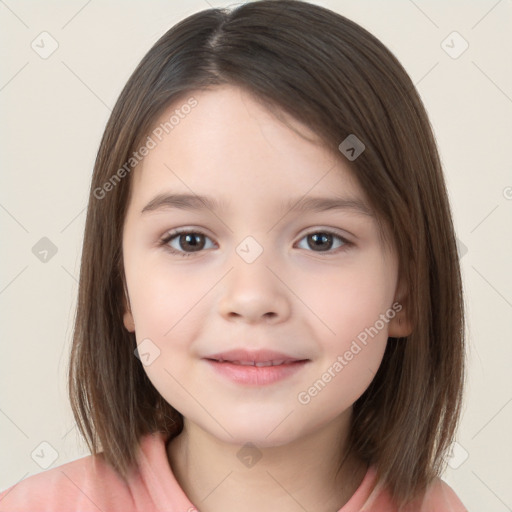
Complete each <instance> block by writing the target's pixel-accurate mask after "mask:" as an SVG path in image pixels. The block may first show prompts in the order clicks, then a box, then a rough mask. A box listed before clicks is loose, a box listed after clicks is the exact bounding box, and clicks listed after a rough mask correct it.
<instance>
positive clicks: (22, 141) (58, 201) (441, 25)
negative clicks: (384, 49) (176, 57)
mask: <svg viewBox="0 0 512 512" xmlns="http://www.w3.org/2000/svg"><path fill="white" fill-rule="evenodd" d="M313 3H317V4H319V5H323V6H325V7H329V8H331V9H333V10H335V11H337V12H339V13H341V14H343V15H345V16H347V17H349V18H350V19H352V20H354V21H356V22H358V23H359V24H361V25H362V26H364V27H365V28H367V29H368V30H369V31H370V32H372V33H373V34H375V35H376V36H377V37H379V38H380V39H381V40H382V41H383V43H384V44H386V45H387V46H388V47H389V49H390V50H391V51H392V52H393V53H394V54H395V55H396V56H397V57H398V59H399V60H400V61H401V62H402V64H403V65H404V67H405V68H406V69H407V71H408V72H409V74H410V76H411V78H412V79H413V81H414V83H415V84H416V85H417V87H418V90H419V92H420V94H421V96H422V98H423V100H424V102H425V104H426V107H427V110H428V112H429V114H430V117H431V122H432V125H433V128H434V131H435V133H436V137H437V140H438V143H439V148H440V152H441V156H442V159H443V163H444V167H445V173H446V178H447V183H448V187H449V193H450V198H451V202H452V207H453V210H454V220H455V225H456V230H457V234H458V238H459V239H460V242H461V246H460V249H461V264H462V270H463V274H464V285H465V290H466V294H467V295H466V303H467V317H468V345H469V347H468V349H469V350H468V362H469V368H468V391H467V396H466V406H465V410H464V416H463V419H462V425H461V428H460V431H459V434H458V443H459V445H458V446H457V447H456V449H455V451H454V456H453V458H452V459H451V461H450V463H451V466H452V467H449V468H448V470H447V471H446V473H445V476H444V478H445V480H446V481H447V482H449V483H450V484H451V485H452V487H453V488H454V489H455V490H456V492H457V493H458V495H459V496H460V497H461V499H462V500H463V502H464V503H465V504H466V506H467V507H468V508H469V510H475V511H476V510H478V511H480V510H489V511H491V510H492V511H496V512H505V511H507V510H508V511H510V510H512V486H511V485H510V482H511V481H512V470H511V464H510V461H511V458H512V445H511V443H510V437H509V436H508V435H506V432H509V433H510V432H511V431H512V429H511V424H512V386H511V381H512V378H511V371H510V370H511V363H512V357H511V355H512V343H511V335H510V333H511V327H512V325H511V324H512V322H511V320H512V274H511V272H510V262H511V261H512V236H511V234H512V233H511V231H512V230H511V225H512V223H511V221H512V163H511V158H510V148H511V140H512V69H511V63H512V36H511V32H512V31H511V28H512V1H511V0H500V1H496V0H485V1H484V0H481V1H471V2H470V1H465V2H463V1H462V0H461V1H454V0H450V1H445V2H436V1H433V0H428V1H427V0H422V1H421V0H416V1H414V2H413V1H412V0H401V1H398V0H396V1H388V2H384V1H381V2H376V1H369V0H362V1H361V0H360V1H348V0H347V1H343V0H331V1H315V2H313ZM229 4H232V2H223V1H220V0H219V1H215V0H209V1H208V2H207V1H205V0H197V1H170V0H166V1H155V0H154V1H151V2H142V1H140V0H139V1H131V2H127V1H126V2H121V1H100V0H93V1H90V0H89V1H86V0H72V1H66V2H64V1H61V2H50V1H45V2H32V1H19V0H18V1H15V0H6V1H0V23H1V27H2V29H1V32H0V52H1V61H0V62H1V63H2V64H1V75H0V110H1V114H0V115H1V119H2V123H1V136H0V144H1V153H0V158H1V169H2V173H1V181H2V183H1V189H0V223H1V233H2V266H1V270H0V307H1V314H2V317H1V318H2V320H1V323H0V328H1V338H2V352H1V359H0V361H1V363H0V364H1V368H0V375H1V377H0V379H1V380H0V385H1V391H2V392H1V398H0V430H1V433H2V443H1V446H0V459H1V461H2V462H1V472H0V489H4V488H6V487H8V486H10V485H13V484H14V483H16V482H18V481H19V480H21V479H23V478H25V477H27V476H29V475H32V474H35V473H38V472H40V471H42V470H43V467H42V466H41V465H40V464H42V465H43V466H44V465H45V464H50V466H49V467H55V466H58V465H61V464H63V463H65V462H68V461H71V460H73V459H76V458H78V457H81V456H83V455H86V454H87V451H86V449H85V446H84V444H83V443H81V442H80V440H79V437H78V434H77V429H76V428H75V426H74V421H73V419H72V416H71V413H70V408H69V405H68V402H67V395H66V373H65V370H66V365H67V355H68V350H69V346H70V340H71V334H72V323H73V317H74V310H75V303H76V293H77V276H78V273H79V263H80V251H81V243H82V235H83V228H84V222H85V207H86V201H87V192H88V187H89V181H90V177H91V172H92V167H93V162H94V158H95V154H96V150H97V146H98V143H99V140H100V137H101V134H102V131H103V128H104V126H105V123H106V121H107V118H108V115H109V114H110V110H111V108H112V107H113V105H114V103H115V101H116V98H117V96H118V94H119V93H120V90H121V88H122V87H123V85H124V84H125V82H126V80H127V79H128V77H129V75H130V74H131V72H132V70H133V69H134V67H135V66H136V64H137V63H138V62H139V60H140V59H141V58H142V56H143V55H144V54H145V53H146V51H147V50H148V49H149V48H150V46H151V45H152V44H153V43H154V42H155V41H156V40H157V39H158V38H159V37H160V36H161V35H162V34H163V33H164V32H165V31H166V30H167V29H169V28H170V27H171V26H172V25H173V24H175V23H176V22H178V21H179V20H181V19H183V18H184V17H186V16H188V15H189V14H191V13H193V12H196V11H199V10H203V9H206V8H208V7H209V6H212V7H220V6H227V5H229ZM43 31H47V32H48V33H49V34H50V35H51V38H53V39H54V40H55V41H57V43H58V48H57V50H56V51H55V52H54V53H53V54H52V55H50V56H49V57H48V58H46V59H43V58H41V57H40V56H39V54H38V53H36V51H34V49H32V47H31V44H32V41H34V40H35V43H34V45H36V44H39V46H40V48H39V51H40V52H41V51H43V50H42V48H41V47H42V43H41V42H40V41H41V38H40V37H39V38H38V36H39V34H41V32H43ZM453 31H457V32H458V33H459V34H460V35H461V36H462V38H463V39H464V40H465V41H467V43H468V44H469V47H468V49H467V50H466V51H465V52H464V53H462V54H461V55H460V56H458V58H453V57H452V56H453V55H455V54H454V52H459V51H460V50H461V49H463V44H464V41H463V40H462V39H460V38H459V39H457V38H458V36H457V35H455V36H450V38H449V39H448V40H447V42H446V43H444V44H443V43H442V42H443V40H445V39H446V38H447V36H449V34H451V33H452V32H453ZM41 37H45V38H46V39H45V44H44V48H46V49H47V50H48V49H51V44H52V41H51V39H50V36H41ZM454 38H455V39H454ZM446 45H448V46H451V47H452V48H451V49H450V48H447V47H446ZM445 49H446V50H448V51H450V52H451V53H452V56H450V55H449V54H448V53H447V52H446V51H445ZM43 237H47V238H48V239H49V240H50V241H51V242H52V243H53V244H54V245H55V247H56V249H57V252H56V254H54V255H52V253H51V252H50V253H49V254H48V256H47V260H48V261H46V262H42V261H41V260H40V259H39V258H38V257H36V255H35V254H34V252H36V253H37V250H34V252H33V247H34V246H36V244H37V243H38V242H39V241H40V239H41V238H43ZM39 243H43V242H39ZM46 243H47V242H46ZM37 247H38V246H36V248H37ZM98 249H99V250H100V248H98ZM43 442H45V443H49V445H50V446H48V445H46V444H44V445H42V446H41V445H40V444H41V443H43ZM32 454H34V455H33V457H34V458H32ZM37 454H39V457H38V456H37ZM52 455H54V456H55V457H57V458H55V460H53V457H52ZM466 457H467V458H466ZM36 461H37V462H36Z"/></svg>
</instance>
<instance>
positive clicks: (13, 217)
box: [0, 204, 29, 233]
mask: <svg viewBox="0 0 512 512" xmlns="http://www.w3.org/2000/svg"><path fill="white" fill-rule="evenodd" d="M0 208H2V209H3V210H4V211H5V213H7V215H9V216H10V217H11V218H12V219H13V220H14V221H15V222H17V223H18V224H19V225H20V226H21V227H22V228H23V229H24V230H25V233H28V232H29V231H28V229H27V228H26V227H25V226H24V225H23V224H22V223H21V222H20V221H19V220H18V219H17V218H16V217H15V216H14V215H13V214H12V213H11V212H10V211H9V210H8V209H7V208H6V207H5V206H4V205H3V204H0Z"/></svg>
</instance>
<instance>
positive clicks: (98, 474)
mask: <svg viewBox="0 0 512 512" xmlns="http://www.w3.org/2000/svg"><path fill="white" fill-rule="evenodd" d="M167 439H168V438H167V436H165V435H164V434H161V433H156V434H149V435H147V436H145V437H143V438H142V440H141V456H140V459H139V465H138V471H137V472H136V473H134V474H132V476H131V477H130V478H129V481H128V483H124V481H123V480H122V479H121V478H120V477H119V476H118V475H117V473H116V472H115V471H114V470H113V469H112V468H111V467H110V466H109V465H108V464H107V463H106V462H105V460H104V459H103V455H101V454H100V455H98V456H96V457H93V456H92V455H89V456H86V457H82V458H80V459H77V460H75V461H72V462H68V463H67V464H63V465H61V466H58V467H56V468H52V469H48V470H46V471H43V472H41V473H38V474H36V475H32V476H30V477H28V478H26V479H25V480H22V481H21V482H19V483H18V484H15V485H13V486H11V487H9V488H8V489H6V490H5V491H3V492H2V493H0V512H7V511H8V512H34V511H38V512H50V511H52V512H56V511H59V512H62V511H64V510H66V511H73V512H78V511H80V512H99V511H101V512H139V511H140V512H157V511H158V512H162V511H165V512H197V510H198V509H197V508H195V507H194V505H193V504H192V503H191V502H190V500H189V499H188V498H187V496H186V495H185V493H184V492H183V490H182V489H181V487H180V485H179V484H178V482H177V480H176V478H175V477H174V475H173V473H172V471H171V467H170V465H169V462H168V459H167V452H166V442H167ZM375 476H376V475H375V470H374V468H372V467H370V468H369V470H368V471H367V473H366V475H365V477H364V478H363V481H362V482H361V484H360V486H359V487H358V489H357V490H356V492H355V493H354V495H353V496H352V498H350V500H349V501H348V503H346V504H345V506H343V507H342V508H341V509H340V510H339V512H363V511H364V512H396V510H397V508H396V507H394V506H393V505H392V504H391V502H390V500H389V496H388V494H387V493H386V492H385V491H380V492H379V491H377V492H374V493H373V494H372V495H371V496H370V489H371V486H372V484H373V482H374V481H375ZM410 510H411V512H412V511H414V512H467V510H466V508H464V506H463V505H462V503H461V502H460V500H459V499H458V498H457V496H456V495H455V493H454V492H453V491H452V489H451V488H450V487H449V486H448V485H447V484H446V483H444V482H443V481H442V480H436V482H435V483H434V484H433V485H432V486H431V487H430V489H429V490H428V492H427V493H426V495H425V497H424V498H423V500H422V501H421V503H418V504H415V505H414V507H412V508H411V509H410Z"/></svg>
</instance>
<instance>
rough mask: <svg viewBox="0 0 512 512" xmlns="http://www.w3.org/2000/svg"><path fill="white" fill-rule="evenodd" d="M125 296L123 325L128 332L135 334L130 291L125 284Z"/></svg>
mask: <svg viewBox="0 0 512 512" xmlns="http://www.w3.org/2000/svg"><path fill="white" fill-rule="evenodd" d="M123 288H124V294H123V310H124V314H123V324H124V326H125V328H126V330H127V331H129V332H135V322H134V320H133V315H132V309H131V306H130V300H129V298H128V291H127V290H126V285H125V284H124V283H123Z"/></svg>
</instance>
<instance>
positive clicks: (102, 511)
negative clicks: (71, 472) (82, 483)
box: [60, 470, 105, 512]
mask: <svg viewBox="0 0 512 512" xmlns="http://www.w3.org/2000/svg"><path fill="white" fill-rule="evenodd" d="M60 472H61V473H62V474H63V475H64V476H65V477H66V478H67V479H68V480H69V481H70V482H71V483H72V484H73V485H74V486H75V487H76V488H77V489H78V490H79V491H80V492H81V493H82V494H83V495H84V496H85V497H86V498H87V499H88V500H89V501H90V502H91V503H92V504H93V505H94V506H95V507H96V508H97V509H98V510H100V511H101V512H105V511H104V510H102V509H101V508H100V507H98V505H96V503H94V501H93V500H91V498H90V497H89V496H87V494H86V493H85V492H84V491H83V490H82V489H80V487H79V486H78V485H76V483H75V482H73V480H71V478H69V476H68V475H66V473H64V471H62V470H60Z"/></svg>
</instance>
